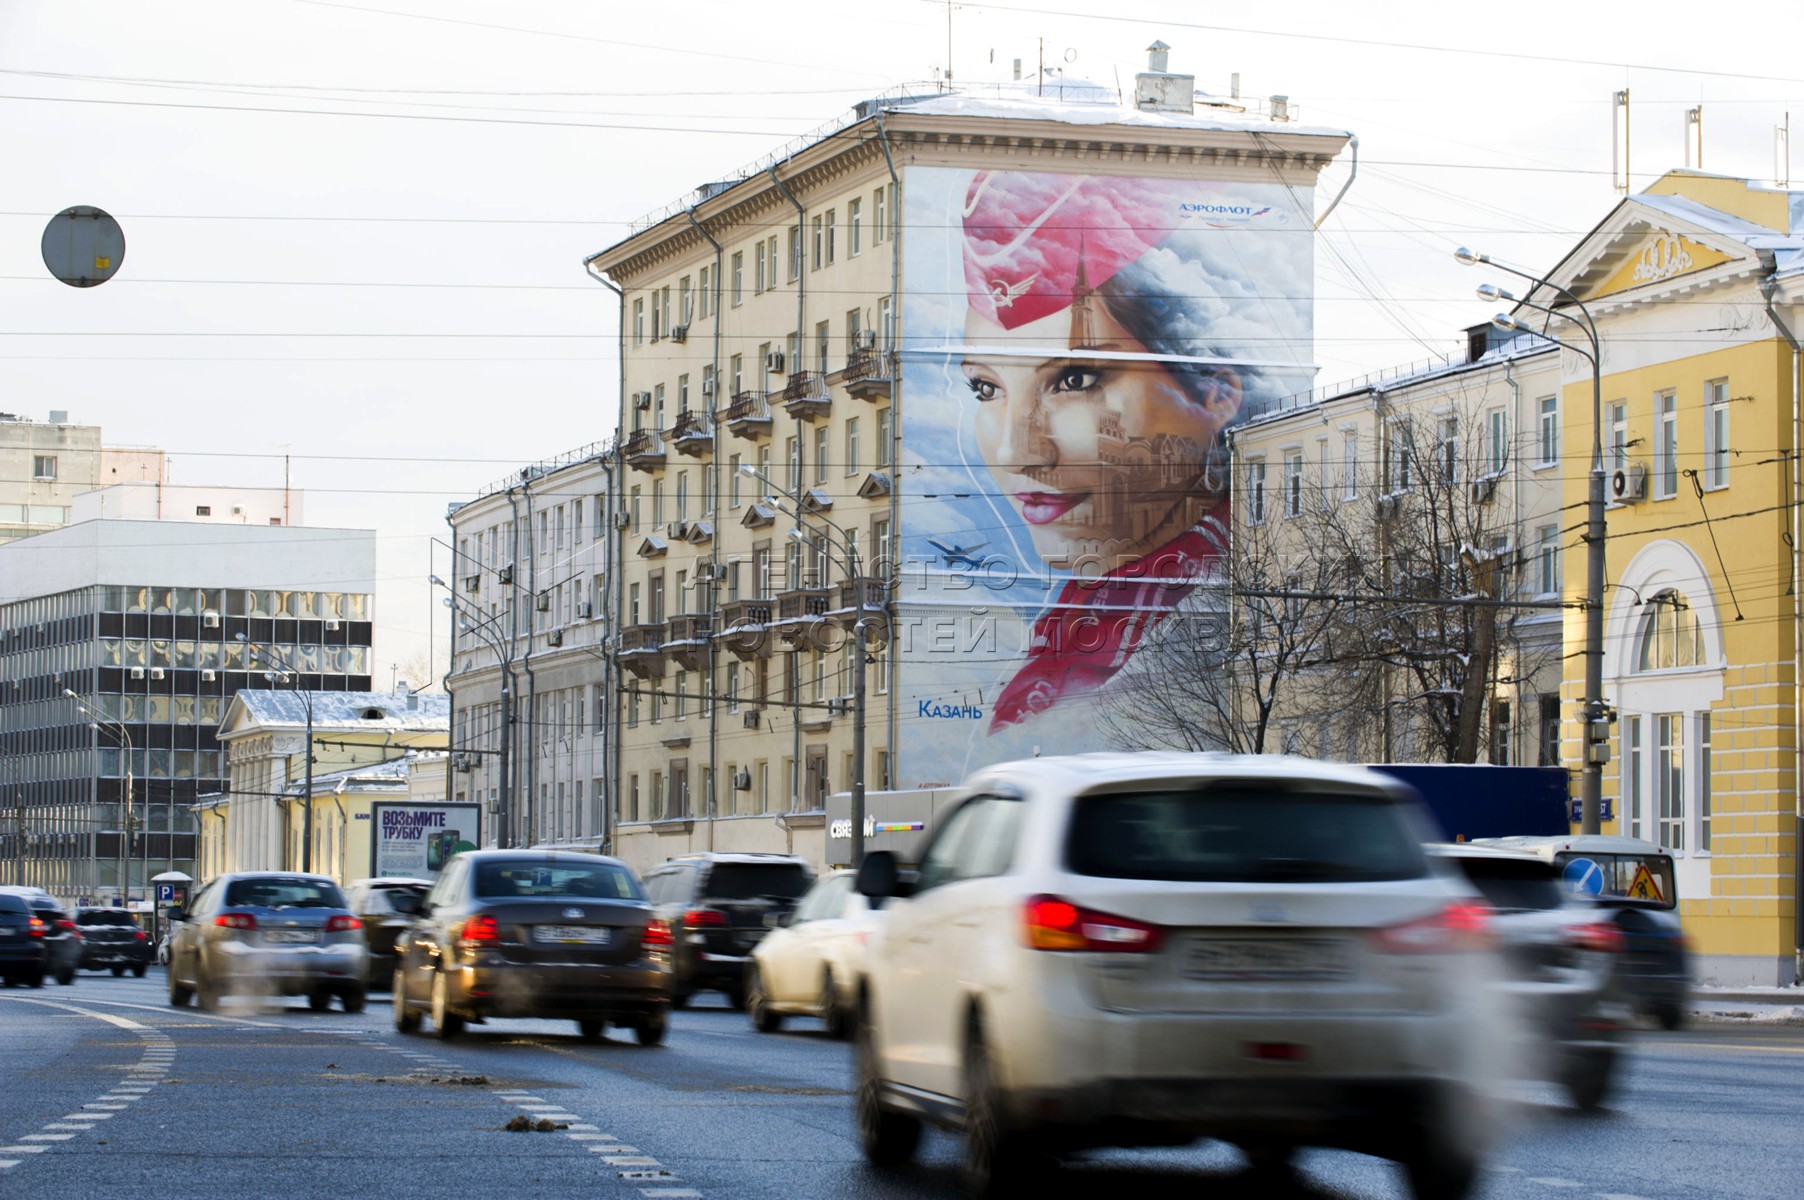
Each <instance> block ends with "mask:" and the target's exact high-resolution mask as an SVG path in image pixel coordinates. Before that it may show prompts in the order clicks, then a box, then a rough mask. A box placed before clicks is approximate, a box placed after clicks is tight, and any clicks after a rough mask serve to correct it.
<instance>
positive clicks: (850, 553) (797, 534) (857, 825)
mask: <svg viewBox="0 0 1804 1200" xmlns="http://www.w3.org/2000/svg"><path fill="white" fill-rule="evenodd" d="M739 470H740V472H741V473H742V474H744V475H748V476H750V477H751V478H753V479H758V480H762V481H763V482H764V483H766V484H768V485H769V486H771V487H773V488H777V484H776V483H775V482H774V481H773V480H771V479H770V478H769V477H768V476H766V475H765V474H764V473H763V472H762V471H760V470H758V469H757V468H756V467H754V466H752V465H751V464H750V463H742V464H740V467H739ZM777 490H779V491H782V492H785V493H786V494H788V495H789V497H790V502H791V503H792V504H793V505H794V506H795V509H794V511H793V512H792V513H791V514H790V515H792V516H793V517H795V519H796V520H797V521H800V520H802V519H803V515H804V510H803V507H802V497H801V495H800V494H799V493H798V492H796V491H793V490H791V489H788V488H778V489H777ZM773 500H774V498H773ZM774 507H779V508H780V507H781V505H774ZM808 515H810V516H813V517H815V518H817V519H819V520H820V521H821V522H822V523H823V524H824V525H826V526H827V527H828V528H830V529H832V530H833V531H834V532H835V533H837V534H838V535H839V544H840V550H841V552H842V553H843V554H844V555H845V576H846V583H847V584H849V585H850V586H851V588H852V591H853V599H854V600H855V601H856V602H857V604H858V619H857V620H856V621H854V622H853V623H852V661H853V671H852V866H853V867H854V868H856V867H857V866H858V865H859V864H860V863H862V862H863V861H864V809H865V804H864V759H865V748H864V737H865V682H864V668H865V634H866V633H867V632H868V631H869V629H870V626H869V624H868V618H867V617H866V615H865V604H864V587H863V584H862V583H860V582H859V579H858V549H857V547H856V546H854V545H853V544H852V539H851V537H850V536H849V535H848V534H847V533H846V531H845V530H844V529H841V528H840V527H839V525H838V524H837V523H836V522H834V521H833V520H832V519H830V518H828V517H825V516H822V515H821V514H820V513H811V514H808ZM789 535H790V536H791V537H793V538H795V539H796V540H798V541H803V542H805V541H807V535H806V534H805V533H803V532H802V530H801V529H799V528H797V529H792V530H790V531H789ZM829 540H831V539H830V538H829Z"/></svg>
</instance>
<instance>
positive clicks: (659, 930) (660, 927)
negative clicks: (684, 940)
mask: <svg viewBox="0 0 1804 1200" xmlns="http://www.w3.org/2000/svg"><path fill="white" fill-rule="evenodd" d="M639 941H640V943H641V944H642V945H645V946H648V947H651V948H654V949H669V948H670V946H671V943H672V941H673V939H672V938H671V936H670V924H669V922H667V921H662V920H659V919H658V918H657V917H653V918H652V919H651V921H650V922H649V923H647V924H646V926H645V936H644V937H642V938H640V939H639Z"/></svg>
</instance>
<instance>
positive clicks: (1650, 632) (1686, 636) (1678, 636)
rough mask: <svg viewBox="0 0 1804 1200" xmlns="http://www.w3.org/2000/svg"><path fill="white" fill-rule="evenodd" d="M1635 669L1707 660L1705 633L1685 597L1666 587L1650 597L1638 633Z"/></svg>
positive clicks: (1641, 669) (1669, 667) (1683, 665)
mask: <svg viewBox="0 0 1804 1200" xmlns="http://www.w3.org/2000/svg"><path fill="white" fill-rule="evenodd" d="M1636 647H1637V650H1636V656H1635V669H1636V670H1637V671H1664V670H1669V669H1671V668H1674V667H1695V666H1697V665H1698V664H1699V663H1701V662H1703V661H1704V633H1703V629H1702V627H1700V626H1699V625H1698V618H1697V613H1696V611H1695V610H1693V609H1692V607H1691V606H1690V605H1689V604H1686V603H1685V597H1683V596H1681V595H1680V594H1679V593H1678V592H1675V591H1670V590H1669V591H1664V592H1660V593H1659V594H1657V595H1655V596H1652V597H1650V598H1649V599H1648V601H1647V612H1646V613H1644V614H1643V615H1642V617H1641V628H1640V630H1639V631H1638V633H1637V636H1636Z"/></svg>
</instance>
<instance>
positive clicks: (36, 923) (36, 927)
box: [30, 917, 46, 937]
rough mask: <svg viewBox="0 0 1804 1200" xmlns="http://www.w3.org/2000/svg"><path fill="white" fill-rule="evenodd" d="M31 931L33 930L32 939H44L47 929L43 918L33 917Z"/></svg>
mask: <svg viewBox="0 0 1804 1200" xmlns="http://www.w3.org/2000/svg"><path fill="white" fill-rule="evenodd" d="M30 929H31V936H32V937H43V936H44V934H45V932H46V927H45V925H44V918H43V917H33V918H32V919H31V926H30Z"/></svg>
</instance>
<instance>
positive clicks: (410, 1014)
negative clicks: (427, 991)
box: [391, 967, 420, 1033]
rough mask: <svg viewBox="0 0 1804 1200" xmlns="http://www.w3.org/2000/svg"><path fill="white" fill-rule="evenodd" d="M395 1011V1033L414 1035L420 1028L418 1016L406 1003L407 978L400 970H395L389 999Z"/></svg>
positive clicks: (397, 968) (398, 968)
mask: <svg viewBox="0 0 1804 1200" xmlns="http://www.w3.org/2000/svg"><path fill="white" fill-rule="evenodd" d="M391 999H392V1000H393V1003H394V1010H395V1031H396V1032H397V1033H414V1032H417V1031H418V1030H419V1028H420V1014H419V1013H417V1012H415V1011H414V1009H413V1006H412V1005H411V1004H409V1003H408V1002H407V976H406V975H405V974H404V973H403V970H402V968H400V967H396V968H395V982H394V984H393V996H392V997H391Z"/></svg>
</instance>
